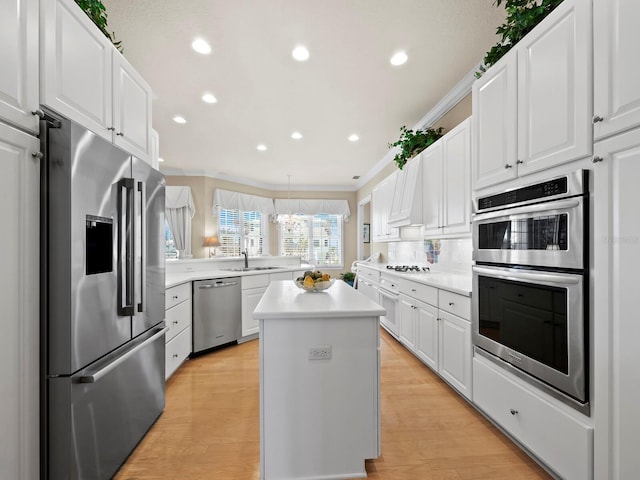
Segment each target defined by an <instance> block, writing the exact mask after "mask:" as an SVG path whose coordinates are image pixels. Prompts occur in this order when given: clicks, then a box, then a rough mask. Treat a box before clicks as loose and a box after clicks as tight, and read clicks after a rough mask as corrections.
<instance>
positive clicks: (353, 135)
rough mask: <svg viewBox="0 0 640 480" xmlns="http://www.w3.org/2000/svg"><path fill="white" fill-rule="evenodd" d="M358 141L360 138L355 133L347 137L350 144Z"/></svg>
mask: <svg viewBox="0 0 640 480" xmlns="http://www.w3.org/2000/svg"><path fill="white" fill-rule="evenodd" d="M358 140H360V137H359V136H358V135H356V134H355V133H353V134H351V135H349V141H350V142H357V141H358Z"/></svg>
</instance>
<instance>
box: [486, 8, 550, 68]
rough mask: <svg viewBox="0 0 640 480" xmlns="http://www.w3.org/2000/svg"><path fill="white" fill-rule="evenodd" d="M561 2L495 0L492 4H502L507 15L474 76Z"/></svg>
mask: <svg viewBox="0 0 640 480" xmlns="http://www.w3.org/2000/svg"><path fill="white" fill-rule="evenodd" d="M562 2H563V0H495V2H494V5H495V6H497V7H499V6H501V5H502V4H504V8H505V10H506V13H507V16H506V19H505V22H504V23H503V24H502V25H500V26H499V27H498V28H497V30H496V34H498V35H500V41H499V42H498V43H496V44H495V45H494V46H493V47H491V50H489V51H488V52H487V54H486V55H485V57H484V61H483V64H482V65H481V66H480V71H479V72H476V77H478V78H480V77H481V76H482V74H483V73H484V72H485V71H486V70H487V68H489V67H490V66H491V65H493V64H495V63H496V62H497V61H498V60H500V59H501V58H502V57H503V56H504V55H505V53H507V52H508V51H509V50H511V48H513V46H514V45H515V44H516V43H518V42H519V41H520V40H521V39H522V38H523V37H524V36H525V35H526V34H527V33H529V32H530V31H531V30H533V29H534V27H535V26H536V25H538V24H539V23H540V22H541V21H542V20H544V19H545V17H546V16H547V15H549V14H550V13H551V12H552V11H553V10H554V9H555V8H556V7H557V6H558V5H560V4H561V3H562Z"/></svg>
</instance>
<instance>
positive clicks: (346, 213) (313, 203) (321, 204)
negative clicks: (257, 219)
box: [275, 198, 351, 222]
mask: <svg viewBox="0 0 640 480" xmlns="http://www.w3.org/2000/svg"><path fill="white" fill-rule="evenodd" d="M275 204H276V215H286V214H288V213H291V214H302V215H320V214H323V213H325V214H329V215H342V218H343V219H344V221H345V222H348V221H349V217H350V216H351V210H350V209H349V202H348V201H347V200H322V199H310V198H291V199H285V198H276V200H275Z"/></svg>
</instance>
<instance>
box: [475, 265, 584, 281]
mask: <svg viewBox="0 0 640 480" xmlns="http://www.w3.org/2000/svg"><path fill="white" fill-rule="evenodd" d="M473 271H474V272H475V273H478V274H480V275H486V276H489V277H493V278H501V279H503V280H529V281H531V282H546V283H556V284H558V285H578V284H579V283H580V280H579V278H578V277H576V276H574V275H562V274H556V273H530V272H521V271H516V270H514V269H512V268H485V267H478V266H474V267H473Z"/></svg>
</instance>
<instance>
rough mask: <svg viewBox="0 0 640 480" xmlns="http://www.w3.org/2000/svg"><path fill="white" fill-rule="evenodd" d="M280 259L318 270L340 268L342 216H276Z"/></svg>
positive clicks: (341, 264)
mask: <svg viewBox="0 0 640 480" xmlns="http://www.w3.org/2000/svg"><path fill="white" fill-rule="evenodd" d="M278 225H279V227H278V228H279V234H280V235H279V240H280V242H279V243H280V249H279V250H280V255H283V256H299V257H301V259H302V262H303V263H311V264H314V265H317V266H318V267H342V266H343V263H342V216H341V215H328V214H321V215H279V216H278Z"/></svg>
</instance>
